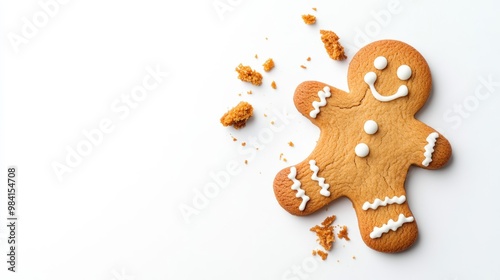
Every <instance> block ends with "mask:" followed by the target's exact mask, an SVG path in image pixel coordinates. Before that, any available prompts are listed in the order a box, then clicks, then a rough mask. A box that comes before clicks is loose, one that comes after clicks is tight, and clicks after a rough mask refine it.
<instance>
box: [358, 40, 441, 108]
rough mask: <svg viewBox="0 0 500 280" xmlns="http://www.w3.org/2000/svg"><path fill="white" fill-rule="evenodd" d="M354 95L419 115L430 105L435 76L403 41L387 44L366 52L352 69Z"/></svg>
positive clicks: (363, 51) (417, 54) (381, 44)
mask: <svg viewBox="0 0 500 280" xmlns="http://www.w3.org/2000/svg"><path fill="white" fill-rule="evenodd" d="M348 75H349V76H348V81H349V88H350V91H351V92H363V93H365V98H367V100H369V101H370V102H381V103H387V104H391V105H393V104H394V103H396V104H397V106H398V107H399V108H401V109H403V111H406V112H408V113H410V114H415V113H416V112H417V111H418V110H419V109H420V108H421V107H422V106H423V105H424V103H425V102H426V100H427V98H428V97H429V93H430V89H431V84H432V80H431V73H430V70H429V66H428V65H427V62H426V61H425V59H424V57H423V56H422V55H421V54H420V53H419V52H418V51H417V50H415V49H414V48H413V47H411V46H410V45H407V44H405V43H403V42H400V41H394V40H383V41H377V42H375V43H372V44H369V45H367V46H366V47H364V48H362V49H361V50H360V51H359V52H358V53H357V54H356V55H355V56H354V58H353V60H352V62H351V63H350V65H349V74H348Z"/></svg>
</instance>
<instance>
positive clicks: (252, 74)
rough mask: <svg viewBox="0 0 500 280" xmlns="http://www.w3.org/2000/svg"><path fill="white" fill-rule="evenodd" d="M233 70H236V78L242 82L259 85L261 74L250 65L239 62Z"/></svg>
mask: <svg viewBox="0 0 500 280" xmlns="http://www.w3.org/2000/svg"><path fill="white" fill-rule="evenodd" d="M235 70H236V72H238V79H240V80H242V81H244V82H249V83H252V84H254V85H256V86H260V85H261V84H262V74H260V73H259V72H257V71H255V70H253V69H252V68H251V67H250V66H244V65H242V64H240V65H238V67H236V69H235Z"/></svg>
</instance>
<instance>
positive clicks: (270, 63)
mask: <svg viewBox="0 0 500 280" xmlns="http://www.w3.org/2000/svg"><path fill="white" fill-rule="evenodd" d="M262 66H264V71H266V72H269V71H271V70H272V69H273V68H274V60H273V59H272V58H269V59H268V60H266V62H264V64H262Z"/></svg>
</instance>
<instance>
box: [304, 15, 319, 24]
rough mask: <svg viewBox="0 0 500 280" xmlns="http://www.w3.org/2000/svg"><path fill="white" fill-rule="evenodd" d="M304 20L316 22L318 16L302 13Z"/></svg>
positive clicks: (307, 22)
mask: <svg viewBox="0 0 500 280" xmlns="http://www.w3.org/2000/svg"><path fill="white" fill-rule="evenodd" d="M302 20H303V21H304V23H305V24H315V23H316V17H315V16H313V15H302Z"/></svg>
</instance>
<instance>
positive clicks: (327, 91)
mask: <svg viewBox="0 0 500 280" xmlns="http://www.w3.org/2000/svg"><path fill="white" fill-rule="evenodd" d="M331 95H332V94H331V92H330V88H329V87H327V86H326V87H324V88H323V90H320V91H318V97H319V100H320V101H319V102H318V101H313V103H312V106H313V108H314V110H312V111H311V112H310V113H309V116H310V117H311V118H316V116H317V115H318V114H319V107H323V106H325V105H326V97H330V96H331Z"/></svg>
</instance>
